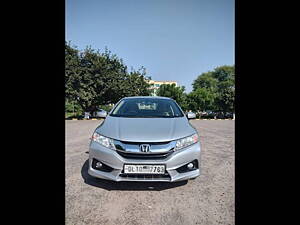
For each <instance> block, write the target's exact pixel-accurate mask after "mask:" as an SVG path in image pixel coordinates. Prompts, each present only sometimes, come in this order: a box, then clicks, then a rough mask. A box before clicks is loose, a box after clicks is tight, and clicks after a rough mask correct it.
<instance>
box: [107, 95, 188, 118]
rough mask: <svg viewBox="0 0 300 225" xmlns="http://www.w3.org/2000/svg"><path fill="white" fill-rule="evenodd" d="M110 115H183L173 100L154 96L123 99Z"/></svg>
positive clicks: (158, 116) (165, 116)
mask: <svg viewBox="0 0 300 225" xmlns="http://www.w3.org/2000/svg"><path fill="white" fill-rule="evenodd" d="M110 115H111V116H118V117H140V118H143V117H156V118H173V117H182V116H184V115H183V114H182V112H181V111H180V109H179V107H178V105H177V104H176V103H175V102H174V101H173V100H169V99H155V98H133V99H124V100H122V101H121V102H120V103H119V104H118V105H117V106H116V108H115V109H114V111H113V112H112V113H111V114H110Z"/></svg>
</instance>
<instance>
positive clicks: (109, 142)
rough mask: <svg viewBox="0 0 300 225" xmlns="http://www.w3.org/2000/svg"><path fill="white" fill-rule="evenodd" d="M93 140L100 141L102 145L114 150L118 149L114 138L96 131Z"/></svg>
mask: <svg viewBox="0 0 300 225" xmlns="http://www.w3.org/2000/svg"><path fill="white" fill-rule="evenodd" d="M92 141H95V142H98V143H99V144H100V145H103V146H104V147H106V148H110V149H113V150H115V149H116V147H115V144H114V141H113V139H110V138H107V137H104V136H102V135H100V134H98V133H96V132H94V134H93V136H92Z"/></svg>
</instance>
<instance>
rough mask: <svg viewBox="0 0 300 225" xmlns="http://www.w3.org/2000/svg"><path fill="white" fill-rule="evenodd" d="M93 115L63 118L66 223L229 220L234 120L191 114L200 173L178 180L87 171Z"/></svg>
mask: <svg viewBox="0 0 300 225" xmlns="http://www.w3.org/2000/svg"><path fill="white" fill-rule="evenodd" d="M100 123H101V121H98V120H79V121H66V124H65V125H66V152H65V154H66V155H65V157H66V159H65V162H66V168H65V169H66V188H65V192H66V200H65V202H66V207H65V213H66V224H103V225H104V224H105V225H115V224H117V225H123V224H128V225H144V224H145V225H148V224H149V225H156V224H169V225H177V224H180V225H183V224H185V225H189V224H205V225H210V224H212V225H214V224H226V225H229V224H234V219H235V216H234V214H235V213H234V211H235V207H234V175H235V174H234V121H233V120H192V121H191V123H192V125H193V126H194V127H195V128H197V130H198V132H199V135H200V141H201V147H202V156H201V168H202V174H201V175H200V176H199V177H198V178H197V179H195V180H190V181H188V182H178V183H155V182H154V183H137V182H126V183H122V182H121V183H114V182H111V181H106V180H95V179H93V178H90V177H89V176H88V174H87V159H88V154H87V151H88V145H89V137H90V136H91V135H92V132H93V131H94V130H95V128H96V127H97V126H98V125H99V124H100Z"/></svg>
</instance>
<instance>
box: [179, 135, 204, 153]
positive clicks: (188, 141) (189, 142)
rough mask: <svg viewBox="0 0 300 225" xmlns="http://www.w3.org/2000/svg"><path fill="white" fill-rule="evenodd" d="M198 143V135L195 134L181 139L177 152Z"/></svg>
mask: <svg viewBox="0 0 300 225" xmlns="http://www.w3.org/2000/svg"><path fill="white" fill-rule="evenodd" d="M197 142H198V134H193V135H191V136H189V137H185V138H182V139H179V140H178V141H177V142H176V146H175V150H179V149H182V148H185V147H187V146H190V145H192V144H195V143H197Z"/></svg>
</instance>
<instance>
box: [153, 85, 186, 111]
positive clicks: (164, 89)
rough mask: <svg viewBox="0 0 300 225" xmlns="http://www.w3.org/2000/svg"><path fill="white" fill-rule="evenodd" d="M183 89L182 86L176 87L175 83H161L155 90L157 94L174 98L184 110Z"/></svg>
mask: <svg viewBox="0 0 300 225" xmlns="http://www.w3.org/2000/svg"><path fill="white" fill-rule="evenodd" d="M184 90H185V87H184V86H181V87H176V86H175V84H162V85H160V87H159V88H158V90H157V95H158V96H163V97H169V98H172V99H174V100H175V101H176V102H177V103H178V104H179V105H180V107H182V108H183V110H185V107H184V106H185V100H186V99H185V97H186V96H185V94H184Z"/></svg>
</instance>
